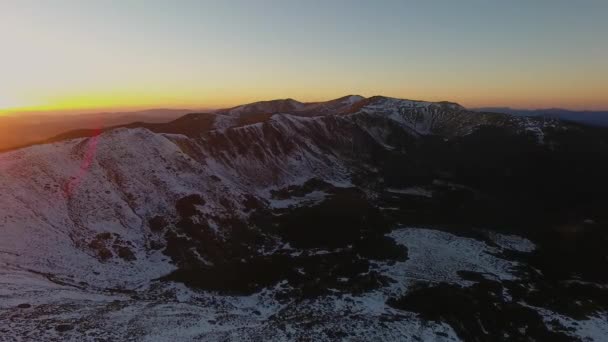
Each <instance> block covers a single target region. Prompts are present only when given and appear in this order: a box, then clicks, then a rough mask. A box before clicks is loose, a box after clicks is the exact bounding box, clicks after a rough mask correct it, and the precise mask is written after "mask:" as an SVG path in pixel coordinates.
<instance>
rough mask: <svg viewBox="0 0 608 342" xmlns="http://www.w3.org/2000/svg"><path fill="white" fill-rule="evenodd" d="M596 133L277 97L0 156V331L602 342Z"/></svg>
mask: <svg viewBox="0 0 608 342" xmlns="http://www.w3.org/2000/svg"><path fill="white" fill-rule="evenodd" d="M606 172H608V131H606V130H604V129H600V128H591V127H585V126H579V125H575V124H570V123H564V122H561V121H559V120H554V119H544V118H528V117H514V116H509V115H504V114H494V113H476V112H471V111H468V110H466V109H465V108H463V107H461V106H459V105H458V104H455V103H449V102H439V103H431V102H422V101H410V100H401V99H394V98H387V97H381V96H377V97H372V98H363V97H360V96H346V97H343V98H340V99H336V100H333V101H328V102H324V103H301V102H298V101H295V100H292V99H287V100H275V101H266V102H259V103H253V104H248V105H243V106H239V107H235V108H230V109H225V110H220V111H217V112H216V113H201V114H196V113H195V114H188V115H185V116H183V117H181V118H179V119H177V120H174V121H172V122H169V123H133V124H128V125H122V126H116V127H111V128H106V129H103V130H77V131H71V132H67V133H65V134H62V135H60V136H57V137H55V138H53V139H50V140H49V141H47V142H46V143H45V144H40V145H34V146H30V147H27V148H22V149H17V150H13V151H8V152H4V153H2V154H0V175H2V177H0V193H1V194H2V195H1V196H0V234H1V237H2V238H1V239H0V283H2V285H1V286H0V340H7V341H13V340H28V341H29V340H31V341H39V340H77V341H82V340H91V341H98V340H99V341H105V340H108V341H110V340H134V341H176V340H177V341H179V340H210V341H216V340H260V341H262V340H264V341H265V340H361V341H368V340H396V341H403V340H405V341H407V340H411V341H420V340H437V341H456V340H464V341H500V340H505V341H513V340H537V341H562V340H563V341H579V340H580V341H602V340H605V339H606V336H608V324H607V323H606V321H608V317H607V310H608V288H607V287H606V286H607V284H608V272H606V269H607V268H606V267H607V266H608V252H607V251H608V250H607V249H606V248H605V246H606V243H607V242H608V227H607V223H608V217H607V211H606V210H604V209H605V208H606V204H607V202H608V200H607V199H606V196H605V195H606V194H608V180H607V179H606V178H605V175H606V174H607V173H606Z"/></svg>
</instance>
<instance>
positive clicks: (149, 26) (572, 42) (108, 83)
mask: <svg viewBox="0 0 608 342" xmlns="http://www.w3.org/2000/svg"><path fill="white" fill-rule="evenodd" d="M456 3H458V7H455V6H456ZM607 18H608V1H606V0H597V1H594V0H581V1H562V0H546V1H541V0H536V1H530V0H521V1H519V0H514V1H492V0H490V1H487V0H485V1H484V0H479V1H474V0H471V1H461V2H455V1H448V0H446V1H435V0H429V1H406V0H402V1H391V0H379V1H371V0H370V1H356V0H352V1H339V0H325V1H317V0H307V1H288V0H284V1H265V0H256V1H245V0H244V1H231V0H225V1H186V0H181V1H152V0H149V1H143V0H140V1H136V0H118V1H95V2H93V1H67V0H66V1H60V0H49V1H42V0H39V1H27V0H20V1H14V0H0V113H7V112H16V111H17V112H18V111H38V110H42V111H56V112H62V111H68V110H79V111H87V110H99V109H104V110H106V109H112V110H114V109H126V108H145V107H178V108H212V107H225V106H231V105H236V104H241V103H245V102H251V101H257V100H265V99H275V98H286V97H291V98H295V99H298V100H300V101H317V100H326V99H331V98H336V97H339V96H343V95H346V94H360V95H363V96H372V95H378V94H381V95H386V96H394V97H401V98H410V99H423V100H433V101H434V100H450V101H455V102H459V103H461V104H463V105H465V106H469V107H479V106H511V107H518V108H522V107H527V108H539V107H565V108H572V109H591V110H593V109H608V62H607V61H608V19H607Z"/></svg>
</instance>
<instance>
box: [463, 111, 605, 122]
mask: <svg viewBox="0 0 608 342" xmlns="http://www.w3.org/2000/svg"><path fill="white" fill-rule="evenodd" d="M473 110H474V111H478V112H492V113H503V114H509V115H517V116H532V117H542V118H550V119H560V120H564V121H570V122H577V123H581V124H585V125H590V126H600V127H608V111H589V110H580V111H576V110H567V109H561V108H548V109H514V108H509V107H487V108H475V109H473Z"/></svg>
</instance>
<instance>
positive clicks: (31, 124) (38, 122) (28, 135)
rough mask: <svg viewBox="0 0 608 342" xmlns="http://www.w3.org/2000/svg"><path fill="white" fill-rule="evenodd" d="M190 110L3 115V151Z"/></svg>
mask: <svg viewBox="0 0 608 342" xmlns="http://www.w3.org/2000/svg"><path fill="white" fill-rule="evenodd" d="M192 111H193V110H190V109H148V110H141V111H133V112H103V113H92V114H71V115H68V114H62V115H48V114H46V115H45V114H35V113H27V114H20V115H10V116H0V132H2V134H0V150H5V149H9V148H13V147H16V146H23V145H28V144H31V143H33V142H37V141H41V140H46V139H48V138H51V137H53V136H55V135H58V134H60V133H63V132H66V131H71V130H75V129H96V128H105V127H111V126H117V125H124V124H128V123H131V122H136V121H145V122H150V123H162V122H169V121H171V120H174V119H176V118H178V117H180V116H183V115H185V114H187V113H190V112H192Z"/></svg>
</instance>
